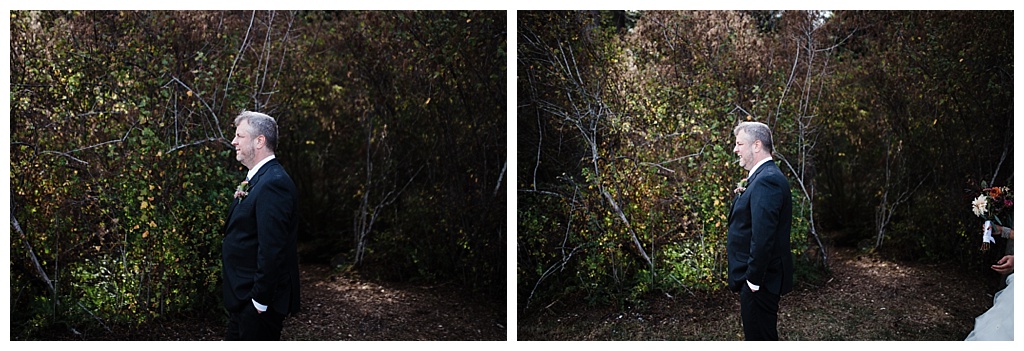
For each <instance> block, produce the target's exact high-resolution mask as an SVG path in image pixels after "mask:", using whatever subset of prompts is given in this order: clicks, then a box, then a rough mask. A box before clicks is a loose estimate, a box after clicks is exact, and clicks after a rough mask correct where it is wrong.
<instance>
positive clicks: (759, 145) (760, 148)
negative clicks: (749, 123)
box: [750, 139, 764, 151]
mask: <svg viewBox="0 0 1024 351" xmlns="http://www.w3.org/2000/svg"><path fill="white" fill-rule="evenodd" d="M750 146H751V147H752V148H753V149H754V151H763V150H764V144H763V143H761V141H760V140H757V139H754V142H753V143H751V144H750Z"/></svg>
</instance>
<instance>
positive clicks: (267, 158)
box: [245, 155, 277, 180]
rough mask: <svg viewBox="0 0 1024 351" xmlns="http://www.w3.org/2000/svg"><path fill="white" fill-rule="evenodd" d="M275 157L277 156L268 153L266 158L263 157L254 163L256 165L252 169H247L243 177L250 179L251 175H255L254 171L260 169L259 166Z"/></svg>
mask: <svg viewBox="0 0 1024 351" xmlns="http://www.w3.org/2000/svg"><path fill="white" fill-rule="evenodd" d="M275 158H277V157H276V156H274V155H270V156H267V157H266V158H264V159H263V161H260V163H257V164H256V167H253V168H252V169H250V170H249V173H247V174H246V175H245V179H246V180H249V179H252V177H253V176H255V175H256V172H258V171H259V170H260V167H263V165H264V164H266V163H267V162H269V161H270V160H273V159H275Z"/></svg>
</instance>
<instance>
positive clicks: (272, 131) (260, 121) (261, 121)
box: [235, 111, 277, 152]
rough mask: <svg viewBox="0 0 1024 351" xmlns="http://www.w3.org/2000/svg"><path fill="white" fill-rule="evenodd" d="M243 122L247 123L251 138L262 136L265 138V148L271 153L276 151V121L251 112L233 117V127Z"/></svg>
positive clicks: (244, 112)
mask: <svg viewBox="0 0 1024 351" xmlns="http://www.w3.org/2000/svg"><path fill="white" fill-rule="evenodd" d="M243 121H247V122H249V129H251V131H252V132H253V136H260V135H262V136H264V137H266V138H267V148H269V149H270V151H271V152H274V151H276V150H277V121H275V120H274V117H270V116H268V115H265V114H262V113H259V112H253V111H242V113H240V114H238V117H235V125H236V126H237V125H238V124H239V123H242V122H243Z"/></svg>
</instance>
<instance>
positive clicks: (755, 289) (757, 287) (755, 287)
mask: <svg viewBox="0 0 1024 351" xmlns="http://www.w3.org/2000/svg"><path fill="white" fill-rule="evenodd" d="M747 286H749V287H750V291H758V290H761V287H760V286H757V285H754V283H751V282H750V281H749V280H748V281H747ZM253 302H256V301H253Z"/></svg>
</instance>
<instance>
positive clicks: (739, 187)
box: [732, 178, 747, 195]
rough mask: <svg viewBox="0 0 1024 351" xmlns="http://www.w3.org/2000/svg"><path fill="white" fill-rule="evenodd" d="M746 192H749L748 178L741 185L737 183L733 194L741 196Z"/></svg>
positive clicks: (741, 181)
mask: <svg viewBox="0 0 1024 351" xmlns="http://www.w3.org/2000/svg"><path fill="white" fill-rule="evenodd" d="M744 191H747V178H743V180H740V182H739V183H736V189H734V190H733V191H732V192H734V193H736V195H740V194H743V192H744Z"/></svg>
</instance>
